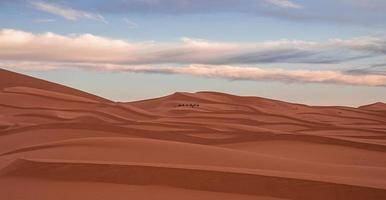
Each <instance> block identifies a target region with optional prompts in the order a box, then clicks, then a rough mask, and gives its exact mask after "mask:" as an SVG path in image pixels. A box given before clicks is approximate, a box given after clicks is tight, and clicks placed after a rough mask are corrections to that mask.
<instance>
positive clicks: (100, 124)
mask: <svg viewBox="0 0 386 200" xmlns="http://www.w3.org/2000/svg"><path fill="white" fill-rule="evenodd" d="M0 89H1V91H0V111H1V112H0V198H1V199H6V200H52V199H55V200H65V199H66V200H67V199H68V200H69V199H71V200H77V199H79V200H81V199H82V200H84V199H93V200H95V199H101V200H102V199H103V200H105V199H144V200H145V199H165V200H170V199H187V200H191V199H192V200H193V199H196V200H198V199H200V200H201V199H204V200H205V199H208V200H209V199H224V200H227V199H229V200H239V199H240V200H241V199H245V200H247V199H248V200H249V199H257V200H284V199H287V200H288V199H293V200H327V199H328V200H335V199H347V200H378V199H379V200H381V199H386V153H385V152H386V104H384V103H381V102H378V103H374V104H371V105H365V106H361V107H358V108H354V107H343V106H308V105H302V104H294V103H287V102H283V101H277V100H271V99H266V98H260V97H243V96H235V95H230V94H224V93H217V92H197V93H184V92H177V93H174V94H172V95H169V96H165V97H160V98H157V99H149V100H143V101H136V102H114V101H111V100H108V99H105V98H102V97H98V96H95V95H92V94H88V93H86V92H82V91H79V90H76V89H72V88H69V87H66V86H63V85H59V84H55V83H51V82H48V81H44V80H40V79H37V78H33V77H29V76H26V75H22V74H18V73H14V72H10V71H6V70H1V69H0Z"/></svg>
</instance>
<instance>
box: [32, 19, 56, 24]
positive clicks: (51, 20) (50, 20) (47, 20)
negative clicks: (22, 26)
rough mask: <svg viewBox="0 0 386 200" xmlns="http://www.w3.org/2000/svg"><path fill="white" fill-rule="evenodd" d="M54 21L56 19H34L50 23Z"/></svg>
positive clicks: (37, 21)
mask: <svg viewBox="0 0 386 200" xmlns="http://www.w3.org/2000/svg"><path fill="white" fill-rule="evenodd" d="M54 21H55V20H54V19H34V20H33V22H34V23H50V22H54Z"/></svg>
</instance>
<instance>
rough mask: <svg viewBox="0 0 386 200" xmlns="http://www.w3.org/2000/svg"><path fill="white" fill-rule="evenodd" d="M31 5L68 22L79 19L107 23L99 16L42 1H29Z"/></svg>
mask: <svg viewBox="0 0 386 200" xmlns="http://www.w3.org/2000/svg"><path fill="white" fill-rule="evenodd" d="M31 4H32V5H33V6H34V7H35V8H36V9H38V10H41V11H44V12H47V13H50V14H53V15H57V16H60V17H63V18H66V19H68V20H73V21H75V20H77V19H80V18H84V19H92V20H98V21H101V22H104V23H107V21H106V20H105V18H104V17H103V16H102V15H100V14H95V13H91V12H86V11H82V10H75V9H73V8H69V7H65V6H61V5H57V4H53V3H46V2H43V1H31Z"/></svg>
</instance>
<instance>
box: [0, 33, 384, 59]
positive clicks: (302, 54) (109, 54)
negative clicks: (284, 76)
mask: <svg viewBox="0 0 386 200" xmlns="http://www.w3.org/2000/svg"><path fill="white" fill-rule="evenodd" d="M385 49H386V37H362V38H355V39H348V40H342V39H332V40H329V41H326V42H312V41H301V40H286V39H283V40H276V41H263V42H255V43H236V42H234V43H231V42H214V41H206V40H200V39H191V38H182V39H181V40H180V41H177V42H163V43H159V42H146V41H145V42H128V41H125V40H120V39H112V38H106V37H100V36H95V35H92V34H78V35H74V34H73V35H58V34H54V33H51V32H47V33H42V34H34V33H30V32H24V31H19V30H13V29H2V30H0V59H2V60H19V61H20V60H23V61H64V62H108V63H121V64H122V63H124V64H218V65H229V64H261V63H311V64H312V63H326V64H329V63H342V62H348V61H351V60H356V59H363V58H372V57H384V56H385V55H386V51H385Z"/></svg>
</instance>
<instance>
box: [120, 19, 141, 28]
mask: <svg viewBox="0 0 386 200" xmlns="http://www.w3.org/2000/svg"><path fill="white" fill-rule="evenodd" d="M123 21H124V22H125V23H126V26H127V27H128V28H129V29H135V28H138V24H137V23H135V22H133V21H131V20H130V19H128V18H123Z"/></svg>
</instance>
